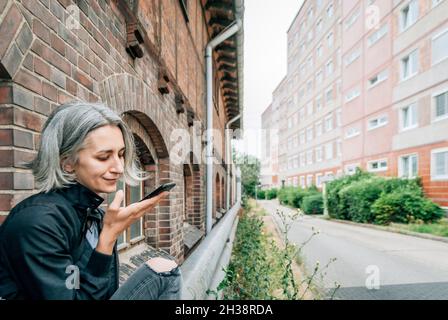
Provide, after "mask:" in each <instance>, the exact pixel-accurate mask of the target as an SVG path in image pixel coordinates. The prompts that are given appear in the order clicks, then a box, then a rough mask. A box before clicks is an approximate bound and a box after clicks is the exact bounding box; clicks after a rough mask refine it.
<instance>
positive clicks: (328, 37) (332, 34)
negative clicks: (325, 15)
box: [327, 31, 334, 49]
mask: <svg viewBox="0 0 448 320" xmlns="http://www.w3.org/2000/svg"><path fill="white" fill-rule="evenodd" d="M330 39H331V42H330ZM327 46H328V48H330V49H331V48H333V46H334V33H333V31H330V33H329V34H328V35H327Z"/></svg>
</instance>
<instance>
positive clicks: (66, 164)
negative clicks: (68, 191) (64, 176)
mask: <svg viewBox="0 0 448 320" xmlns="http://www.w3.org/2000/svg"><path fill="white" fill-rule="evenodd" d="M61 168H62V171H64V172H65V173H68V174H71V173H73V172H74V171H75V168H74V166H73V165H72V164H71V162H70V161H68V159H67V158H64V159H61Z"/></svg>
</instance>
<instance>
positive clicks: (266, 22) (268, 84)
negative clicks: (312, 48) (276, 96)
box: [237, 0, 303, 157]
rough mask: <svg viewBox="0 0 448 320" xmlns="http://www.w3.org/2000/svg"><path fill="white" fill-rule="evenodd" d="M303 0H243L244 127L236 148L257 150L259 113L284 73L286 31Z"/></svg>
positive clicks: (257, 153) (253, 152) (258, 151)
mask: <svg viewBox="0 0 448 320" xmlns="http://www.w3.org/2000/svg"><path fill="white" fill-rule="evenodd" d="M302 2H303V0H245V14H244V129H245V139H244V141H240V142H239V143H237V145H238V149H239V150H240V152H244V150H245V152H246V153H250V154H252V155H255V156H258V157H259V156H260V154H261V145H260V144H261V140H260V139H259V143H254V142H255V141H254V140H255V139H256V138H260V136H261V135H260V134H256V133H255V132H254V130H259V129H261V114H262V113H263V111H264V110H265V109H266V108H267V107H268V106H269V104H270V103H271V101H272V92H273V91H274V90H275V88H276V87H277V86H278V84H279V83H280V81H281V80H282V79H283V77H284V76H285V75H286V64H287V37H286V32H287V31H288V28H289V27H290V25H291V23H292V21H293V19H294V17H295V16H296V14H297V12H298V11H299V9H300V6H301V4H302Z"/></svg>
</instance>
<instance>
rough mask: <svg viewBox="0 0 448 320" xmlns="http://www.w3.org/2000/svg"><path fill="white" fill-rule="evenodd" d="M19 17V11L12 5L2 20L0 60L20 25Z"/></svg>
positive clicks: (0, 25)
mask: <svg viewBox="0 0 448 320" xmlns="http://www.w3.org/2000/svg"><path fill="white" fill-rule="evenodd" d="M21 17H22V16H21V14H20V11H19V9H17V6H16V5H15V4H13V5H12V6H11V8H10V9H9V11H8V13H7V14H6V16H5V17H4V18H3V21H2V22H1V24H0V34H1V35H2V36H1V38H0V59H2V58H3V56H4V55H5V53H6V50H7V49H8V47H9V45H10V44H11V42H12V40H13V39H14V36H15V34H16V32H17V30H18V29H19V26H20V24H21V23H22V19H21Z"/></svg>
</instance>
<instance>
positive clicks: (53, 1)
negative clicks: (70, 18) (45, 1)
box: [50, 0, 64, 23]
mask: <svg viewBox="0 0 448 320" xmlns="http://www.w3.org/2000/svg"><path fill="white" fill-rule="evenodd" d="M50 11H51V13H52V14H54V15H55V16H56V17H57V18H58V19H59V20H61V22H62V23H64V7H62V6H61V4H60V3H59V2H58V1H57V0H50Z"/></svg>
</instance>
